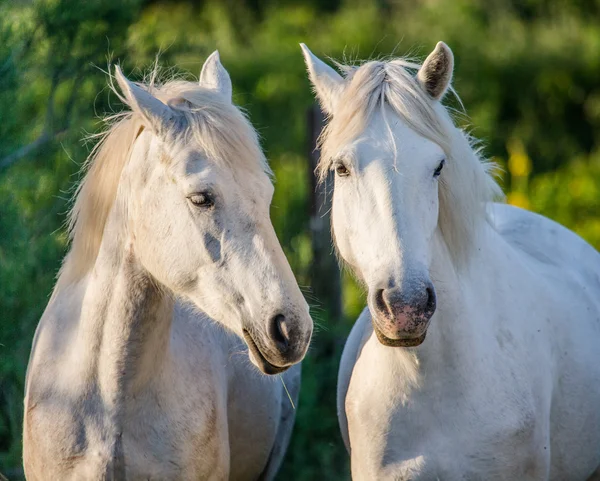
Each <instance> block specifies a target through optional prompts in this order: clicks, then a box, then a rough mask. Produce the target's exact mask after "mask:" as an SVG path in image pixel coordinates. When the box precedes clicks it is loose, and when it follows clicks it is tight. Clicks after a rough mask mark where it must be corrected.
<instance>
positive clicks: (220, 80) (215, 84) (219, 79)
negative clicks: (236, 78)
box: [200, 50, 233, 102]
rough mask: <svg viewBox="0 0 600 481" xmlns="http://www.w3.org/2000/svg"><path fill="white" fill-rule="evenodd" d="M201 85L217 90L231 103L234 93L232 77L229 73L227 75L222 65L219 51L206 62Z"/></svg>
mask: <svg viewBox="0 0 600 481" xmlns="http://www.w3.org/2000/svg"><path fill="white" fill-rule="evenodd" d="M200 85H202V86H204V87H206V88H209V89H212V90H216V91H217V92H218V93H220V94H221V95H223V97H225V98H226V99H227V100H229V101H230V102H231V95H232V92H233V88H232V86H231V77H229V73H227V70H225V67H223V65H222V64H221V58H220V57H219V51H218V50H215V51H214V52H213V53H211V54H210V57H208V58H207V59H206V62H204V65H203V66H202V72H200Z"/></svg>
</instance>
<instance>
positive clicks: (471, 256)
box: [303, 43, 600, 481]
mask: <svg viewBox="0 0 600 481" xmlns="http://www.w3.org/2000/svg"><path fill="white" fill-rule="evenodd" d="M303 50H304V55H305V59H306V63H307V65H308V71H309V76H310V79H311V81H312V83H313V85H314V88H315V91H316V94H317V96H318V98H319V100H320V102H321V104H322V106H323V108H324V110H325V111H326V112H327V113H328V114H329V115H330V116H331V120H330V121H329V124H328V126H327V129H326V131H325V132H324V135H323V138H322V152H323V157H322V161H321V165H320V170H321V174H324V173H325V172H327V170H329V169H332V170H334V171H335V187H334V194H333V209H332V216H331V218H332V226H333V232H334V234H335V242H336V245H337V249H338V251H339V254H340V256H341V257H342V258H343V260H344V262H345V263H346V264H347V265H348V266H349V268H351V269H352V270H353V271H354V272H355V273H356V275H357V276H358V277H359V278H360V279H361V280H362V282H364V284H365V286H366V288H367V289H368V309H365V310H364V311H363V313H362V315H361V316H360V318H359V319H358V321H357V322H356V324H355V325H354V328H353V329H352V332H351V334H350V337H349V338H348V341H347V343H346V347H345V350H344V354H343V357H342V362H341V366H340V372H339V379H338V412H339V421H340V426H341V430H342V434H343V437H344V441H345V443H346V446H347V448H348V450H350V453H351V462H352V475H353V478H354V479H356V480H369V481H371V480H387V479H389V480H392V479H393V480H436V479H440V480H443V481H452V480H510V481H521V480H548V479H551V480H556V481H565V480H585V479H586V478H588V477H589V476H590V475H591V474H592V473H593V472H594V470H595V469H596V468H597V467H598V466H599V465H600V278H599V274H600V255H599V254H598V252H596V251H595V250H594V249H593V248H592V247H591V246H589V245H588V244H586V243H585V242H584V241H583V240H582V239H581V238H579V237H578V236H577V235H575V234H574V233H572V232H570V231H569V230H567V229H565V228H564V227H561V226H560V225H558V224H556V223H554V222H552V221H551V220H548V219H546V218H544V217H541V216H539V215H536V214H533V213H530V212H526V211H523V210H520V209H517V208H514V207H509V206H506V205H499V204H494V203H492V200H493V199H494V198H495V196H496V195H498V194H499V189H498V187H497V185H496V184H495V182H494V181H493V180H492V178H491V176H490V174H489V173H488V170H489V168H488V167H487V166H486V164H485V163H482V161H481V159H480V158H479V157H478V153H477V151H476V150H474V149H473V147H472V142H470V139H469V137H468V136H467V135H465V134H464V133H463V132H462V131H460V130H459V129H457V128H456V127H455V126H454V124H453V122H452V120H451V118H450V116H449V115H448V112H447V111H446V108H445V107H444V106H443V105H442V103H441V101H440V100H441V99H442V97H443V96H444V94H445V93H446V91H447V90H448V89H449V88H450V82H451V77H452V68H453V56H452V52H451V51H450V49H449V48H448V47H447V46H446V45H445V44H443V43H438V45H437V47H436V48H435V50H434V51H433V52H432V53H431V54H430V55H429V57H428V58H427V60H426V61H425V63H424V64H423V66H419V65H416V64H413V63H410V62H408V61H406V60H402V59H396V60H391V61H387V62H381V61H372V62H367V63H365V64H363V65H362V66H360V67H358V68H350V67H342V68H343V69H344V70H345V74H346V75H345V76H344V77H342V76H340V75H339V74H338V73H337V72H336V71H335V70H334V69H332V68H331V67H329V66H328V65H326V64H325V63H323V62H322V61H320V60H319V59H318V58H316V57H315V56H313V55H312V54H311V52H310V51H309V50H308V49H307V48H306V47H304V46H303ZM426 335H427V338H426Z"/></svg>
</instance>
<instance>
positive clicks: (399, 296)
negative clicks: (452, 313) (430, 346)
mask: <svg viewBox="0 0 600 481" xmlns="http://www.w3.org/2000/svg"><path fill="white" fill-rule="evenodd" d="M415 287H416V288H413V289H409V290H408V292H407V291H406V290H402V289H400V288H397V287H392V288H388V289H377V290H375V291H374V292H372V293H370V294H369V309H370V310H371V317H372V322H373V329H374V330H375V333H376V335H377V339H379V342H381V343H382V344H383V345H385V346H393V347H411V346H418V345H419V344H421V343H422V342H423V341H424V340H425V335H426V333H427V327H428V326H429V321H430V320H431V317H432V316H433V313H434V312H435V308H436V294H435V288H434V287H433V284H432V283H431V282H430V281H427V282H422V283H419V284H418V285H417V286H415Z"/></svg>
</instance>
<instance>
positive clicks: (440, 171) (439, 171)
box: [433, 159, 446, 177]
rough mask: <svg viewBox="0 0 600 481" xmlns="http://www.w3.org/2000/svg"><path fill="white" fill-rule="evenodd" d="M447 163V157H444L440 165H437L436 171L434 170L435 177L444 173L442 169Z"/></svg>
mask: <svg viewBox="0 0 600 481" xmlns="http://www.w3.org/2000/svg"><path fill="white" fill-rule="evenodd" d="M445 163H446V159H442V160H441V161H440V165H438V166H437V169H435V171H434V172H433V176H434V177H439V176H440V174H441V173H442V169H443V168H444V164H445Z"/></svg>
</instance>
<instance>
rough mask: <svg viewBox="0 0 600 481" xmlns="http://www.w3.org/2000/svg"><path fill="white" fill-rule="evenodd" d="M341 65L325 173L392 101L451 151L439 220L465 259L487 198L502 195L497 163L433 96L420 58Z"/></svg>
mask: <svg viewBox="0 0 600 481" xmlns="http://www.w3.org/2000/svg"><path fill="white" fill-rule="evenodd" d="M338 67H339V68H340V69H341V70H342V71H343V72H345V76H346V80H347V82H346V85H345V88H344V90H343V92H342V93H341V96H340V98H339V99H338V101H337V108H336V110H335V112H334V115H333V116H332V117H331V118H330V119H329V122H328V125H327V127H326V128H325V130H324V131H323V134H322V135H321V138H320V147H321V152H322V156H321V161H320V164H319V166H318V168H317V171H318V175H319V177H320V178H321V179H323V178H324V176H325V175H326V174H327V171H328V170H329V168H330V166H331V164H332V162H333V161H334V160H335V159H336V157H337V156H338V155H339V153H340V151H341V150H342V149H343V147H344V146H345V145H347V144H348V143H349V142H352V141H353V140H354V139H356V138H357V137H358V136H359V135H360V134H361V132H363V131H364V129H365V128H366V127H367V124H368V122H369V120H370V119H371V117H372V115H373V114H374V113H375V112H376V111H377V109H380V111H381V113H382V114H383V115H384V116H385V110H384V108H383V107H384V105H386V104H387V105H389V106H390V107H391V108H392V109H393V111H394V112H395V113H396V114H397V115H398V116H399V117H400V118H401V119H402V120H403V121H404V122H406V124H407V125H409V126H410V127H411V128H413V129H414V130H415V131H416V132H417V133H419V134H420V135H422V136H424V137H425V138H427V139H429V140H431V141H433V142H435V143H437V144H438V145H439V146H440V147H442V149H443V150H444V151H445V153H446V156H447V163H446V164H447V165H446V167H445V169H444V174H443V175H442V177H441V179H442V182H441V185H440V214H439V220H438V224H439V227H440V230H441V232H442V235H443V236H444V239H445V241H446V243H447V245H448V248H449V250H450V253H451V255H452V256H453V258H454V260H455V262H457V263H459V264H460V263H461V262H462V261H464V260H465V259H466V258H467V254H468V251H469V248H470V247H471V246H472V242H473V240H474V238H475V236H476V233H477V229H478V227H479V225H480V222H481V221H485V220H486V219H487V216H486V205H487V203H488V202H490V201H492V200H494V199H496V198H499V197H501V195H502V191H501V189H500V187H499V186H498V184H497V183H496V182H495V180H494V179H493V177H492V175H491V172H492V170H493V168H494V164H493V163H490V162H487V161H485V160H484V159H482V158H481V157H480V155H479V150H478V149H477V148H476V146H475V145H476V141H475V140H474V139H473V138H471V137H470V136H469V135H468V134H466V133H465V132H463V131H462V130H460V129H459V128H457V127H455V125H454V122H453V121H452V118H451V117H450V115H449V113H448V110H447V108H446V107H444V106H443V105H442V104H441V102H432V100H431V99H430V98H429V97H428V95H427V94H426V93H425V91H424V90H423V89H422V87H421V86H420V85H419V84H418V82H417V80H416V78H415V72H416V71H417V70H418V69H419V67H420V65H419V64H416V63H413V62H411V61H409V60H406V59H403V58H398V59H394V60H390V61H369V62H366V63H364V64H363V65H361V66H360V67H352V66H345V65H338ZM384 118H385V117H384ZM386 122H387V119H386ZM389 132H390V133H391V130H390V131H389ZM382 135H388V132H385V133H382ZM390 135H391V134H390Z"/></svg>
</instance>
